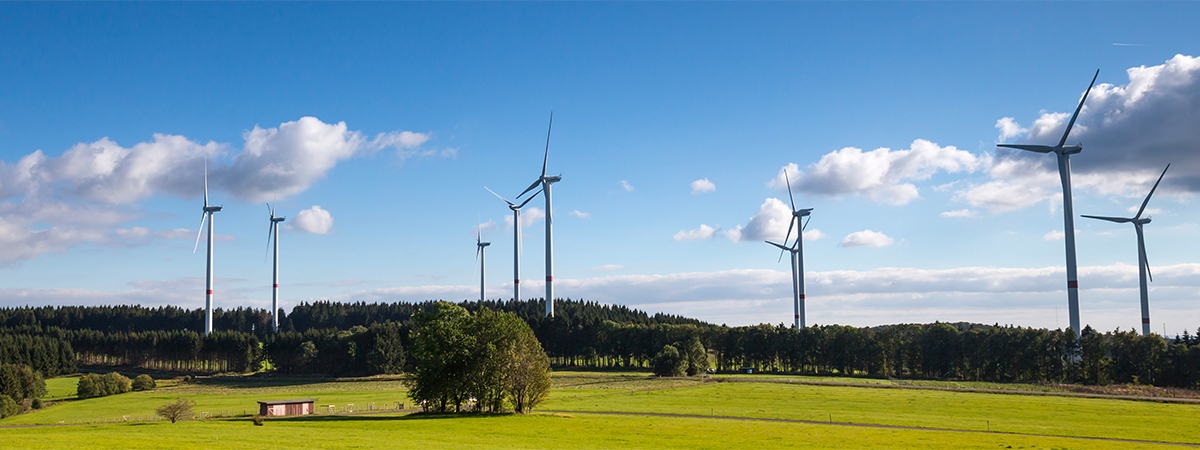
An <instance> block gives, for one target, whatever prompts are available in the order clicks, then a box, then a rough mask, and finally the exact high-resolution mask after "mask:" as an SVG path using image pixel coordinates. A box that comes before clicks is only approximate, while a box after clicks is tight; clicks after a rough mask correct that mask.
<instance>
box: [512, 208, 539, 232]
mask: <svg viewBox="0 0 1200 450" xmlns="http://www.w3.org/2000/svg"><path fill="white" fill-rule="evenodd" d="M545 218H546V211H543V210H542V209H541V208H538V207H536V206H530V207H528V208H525V209H522V210H521V227H522V228H525V227H528V226H530V225H533V224H534V223H535V222H537V221H539V220H542V219H545ZM504 223H505V229H508V230H511V229H512V227H513V215H512V214H509V215H506V216H504Z"/></svg>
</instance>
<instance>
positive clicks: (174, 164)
mask: <svg viewBox="0 0 1200 450" xmlns="http://www.w3.org/2000/svg"><path fill="white" fill-rule="evenodd" d="M243 138H244V139H245V144H244V145H243V148H242V149H241V150H240V151H239V150H237V149H235V148H232V147H231V146H229V145H228V144H218V143H216V142H208V143H203V144H202V143H200V142H198V141H193V140H190V139H188V138H187V137H184V136H177V135H168V134H154V135H153V137H152V139H151V140H150V141H149V142H141V143H137V144H134V145H132V146H130V147H122V146H121V145H119V144H117V143H116V142H114V141H112V140H111V139H109V138H101V139H99V140H97V141H95V142H91V143H79V144H76V145H74V146H72V147H71V148H69V149H67V150H66V151H64V152H63V153H62V155H60V156H47V155H46V154H45V153H43V152H42V151H41V150H37V151H34V152H33V153H30V154H28V155H25V156H24V157H21V158H20V159H19V160H17V161H16V162H15V163H9V162H6V161H0V201H3V202H0V223H2V224H3V226H0V261H4V262H12V261H18V260H24V259H31V258H35V257H37V255H40V254H43V253H49V252H63V251H66V250H68V249H70V248H72V247H75V246H78V245H83V244H92V245H107V246H126V245H142V244H145V243H147V242H149V241H150V240H152V239H171V238H173V237H170V236H168V235H169V234H170V233H171V232H172V231H173V230H159V231H154V230H146V231H145V232H141V231H137V230H136V229H134V228H121V227H120V226H119V225H121V224H124V223H127V222H130V221H133V220H136V219H138V218H140V217H142V215H143V214H142V213H141V212H140V208H139V205H138V203H139V202H141V201H143V200H145V199H147V198H150V197H152V196H155V195H172V196H178V197H185V198H197V197H199V196H200V195H201V193H202V190H203V185H204V182H203V171H204V164H205V161H206V160H208V161H209V162H208V165H209V188H210V191H211V192H210V198H211V200H212V201H213V202H214V203H216V204H221V203H222V201H221V200H220V198H221V196H220V195H219V193H224V194H225V195H228V196H232V197H234V198H237V199H240V200H245V201H249V202H259V201H263V200H267V199H270V198H275V197H277V196H278V197H287V196H289V195H294V194H297V193H299V192H302V191H304V190H305V189H308V188H309V187H310V186H312V184H313V183H315V182H316V181H318V180H320V179H321V178H323V177H325V176H326V175H327V174H328V172H329V171H330V170H332V168H333V167H334V166H335V165H336V164H337V162H339V161H342V160H345V159H347V158H351V157H354V156H357V155H360V154H365V153H369V152H373V151H376V150H379V149H382V148H387V147H395V148H397V149H398V150H399V149H408V150H412V149H419V146H420V145H421V144H422V143H424V142H426V141H427V140H428V139H429V136H428V135H427V134H421V133H413V132H405V131H400V132H392V133H381V134H379V135H378V136H376V138H375V139H373V140H367V139H366V138H364V137H363V136H362V133H360V132H358V131H350V130H348V129H347V127H346V125H345V123H337V124H327V123H324V122H321V121H320V120H318V119H316V118H313V117H303V118H300V119H299V120H297V121H294V122H286V123H283V124H280V125H279V127H277V128H261V127H258V126H255V127H254V128H253V129H252V130H250V131H247V132H246V133H245V134H244V135H243ZM230 155H232V162H230V163H224V162H222V158H223V157H227V156H230ZM35 224H37V226H35ZM121 230H124V231H121ZM193 239H194V238H193Z"/></svg>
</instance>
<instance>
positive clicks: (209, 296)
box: [192, 159, 221, 334]
mask: <svg viewBox="0 0 1200 450" xmlns="http://www.w3.org/2000/svg"><path fill="white" fill-rule="evenodd" d="M220 210H221V207H220V206H208V159H205V160H204V213H203V214H202V215H201V216H200V230H199V231H197V232H196V245H195V246H194V247H192V253H193V254H195V253H196V249H198V248H200V235H201V234H203V233H204V222H205V221H207V222H208V266H207V270H206V271H205V281H204V286H205V291H204V292H205V294H204V334H209V333H212V331H213V213H215V212H217V211H220Z"/></svg>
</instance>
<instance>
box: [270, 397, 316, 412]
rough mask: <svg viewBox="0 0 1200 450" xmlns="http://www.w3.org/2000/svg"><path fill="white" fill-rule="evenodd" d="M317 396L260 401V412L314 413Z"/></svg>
mask: <svg viewBox="0 0 1200 450" xmlns="http://www.w3.org/2000/svg"><path fill="white" fill-rule="evenodd" d="M316 401H317V399H315V398H302V399H297V400H271V401H265V402H264V401H260V402H258V414H260V415H263V416H302V415H305V414H312V413H313V411H314V409H313V403H315V402H316Z"/></svg>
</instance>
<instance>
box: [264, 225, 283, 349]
mask: <svg viewBox="0 0 1200 450" xmlns="http://www.w3.org/2000/svg"><path fill="white" fill-rule="evenodd" d="M267 211H268V212H269V213H270V214H271V224H270V227H269V228H268V229H267V251H268V252H269V251H271V249H274V250H275V258H273V259H274V264H273V265H272V267H271V332H279V231H278V228H279V223H280V222H283V221H284V220H285V219H286V217H283V216H279V217H276V216H275V205H273V204H268V205H267ZM272 237H274V241H272V240H271V239H272Z"/></svg>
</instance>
